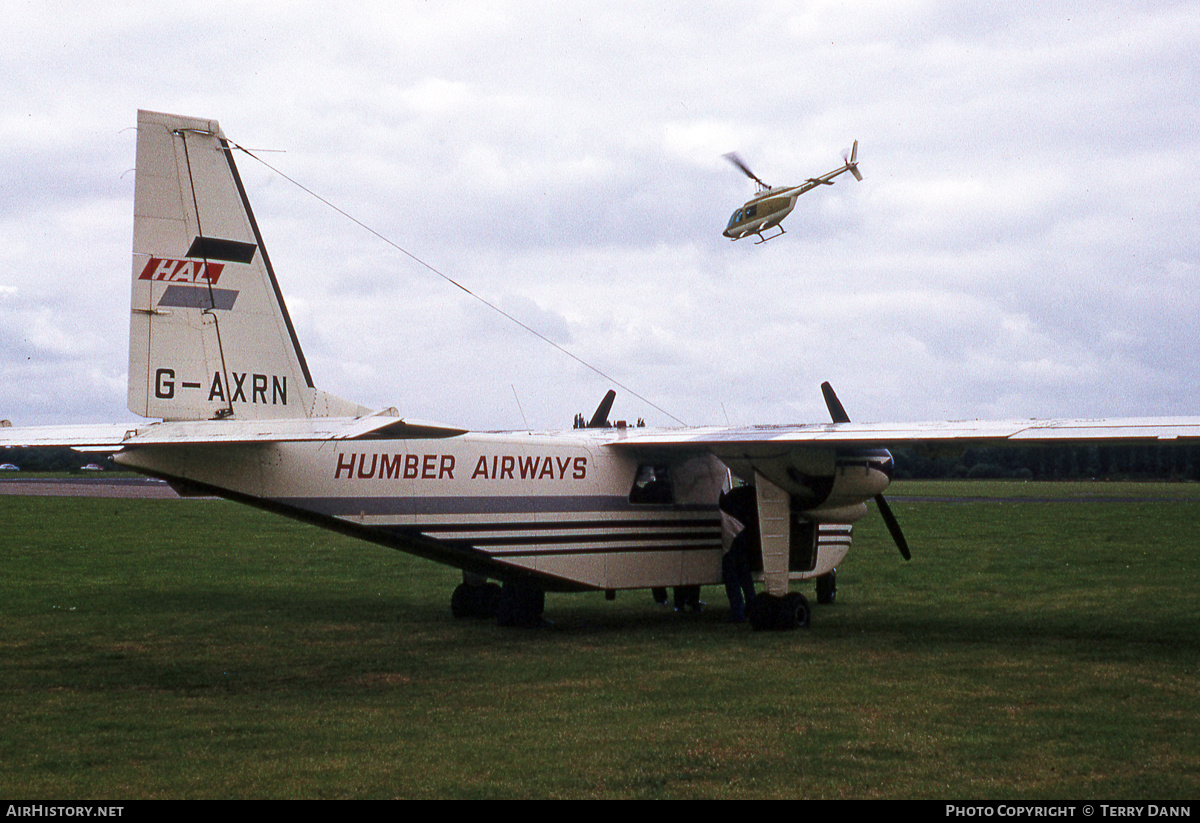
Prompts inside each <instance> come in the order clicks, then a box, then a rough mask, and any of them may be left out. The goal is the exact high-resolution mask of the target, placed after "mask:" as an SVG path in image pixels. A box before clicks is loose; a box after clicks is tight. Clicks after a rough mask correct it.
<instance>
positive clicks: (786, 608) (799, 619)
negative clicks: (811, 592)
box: [783, 592, 812, 629]
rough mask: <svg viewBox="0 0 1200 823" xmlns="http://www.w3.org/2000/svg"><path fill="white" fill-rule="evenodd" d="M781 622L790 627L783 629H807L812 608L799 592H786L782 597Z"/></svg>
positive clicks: (810, 619)
mask: <svg viewBox="0 0 1200 823" xmlns="http://www.w3.org/2000/svg"><path fill="white" fill-rule="evenodd" d="M783 622H784V623H790V624H791V625H785V626H783V628H784V629H807V628H808V625H809V623H810V622H812V606H810V605H808V598H807V597H805V596H804V595H802V594H800V592H788V593H787V594H785V595H784V596H783Z"/></svg>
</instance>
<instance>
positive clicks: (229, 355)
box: [129, 111, 367, 420]
mask: <svg viewBox="0 0 1200 823" xmlns="http://www.w3.org/2000/svg"><path fill="white" fill-rule="evenodd" d="M233 150H234V147H233V146H232V145H231V144H230V143H229V142H228V141H227V140H226V139H225V135H224V134H222V132H221V127H220V126H219V125H218V123H217V122H216V121H215V120H205V119H200V118H195V117H181V116H178V115H172V114H160V113H157V112H147V111H139V112H138V141H137V177H136V191H135V195H134V231H133V286H132V304H131V309H132V310H131V314H130V323H129V409H130V411H132V412H134V413H135V414H140V415H143V416H145V417H160V418H163V419H164V420H206V419H214V418H215V419H220V418H227V417H232V418H237V419H263V418H300V417H324V416H354V415H357V414H361V413H363V412H365V411H367V410H366V409H365V408H363V407H361V406H358V405H357V404H354V403H349V402H347V401H345V400H341V399H339V398H336V397H333V396H332V395H329V394H326V393H325V392H322V391H319V390H318V389H316V387H315V386H314V385H313V381H312V376H311V375H310V373H309V370H308V364H307V363H306V362H305V360H304V353H303V352H302V351H301V349H300V342H299V340H298V339H297V338H296V331H295V329H294V328H293V326H292V321H291V318H290V317H289V316H288V312H287V306H286V305H285V304H284V301H283V294H282V293H281V292H280V289H279V283H278V282H277V280H276V279H275V272H274V270H273V269H272V268H271V261H270V259H269V258H268V257H267V252H266V249H265V248H264V247H263V242H262V237H261V236H260V234H259V230H258V225H257V223H256V222H255V220H254V214H253V212H252V211H251V209H250V203H249V201H248V200H247V198H246V191H245V188H244V187H243V185H242V181H241V177H240V176H239V174H238V170H237V165H236V164H235V163H234V158H233Z"/></svg>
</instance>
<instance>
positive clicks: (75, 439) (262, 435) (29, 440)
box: [0, 410, 466, 451]
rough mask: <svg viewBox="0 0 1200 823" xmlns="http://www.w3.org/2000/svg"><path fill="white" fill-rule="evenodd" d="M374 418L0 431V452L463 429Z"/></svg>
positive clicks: (445, 433) (436, 433)
mask: <svg viewBox="0 0 1200 823" xmlns="http://www.w3.org/2000/svg"><path fill="white" fill-rule="evenodd" d="M389 411H392V412H393V414H391V415H389V414H387V413H380V414H375V415H369V416H366V417H307V418H301V419H294V420H292V419H283V420H278V419H276V420H182V421H174V422H163V423H146V424H143V425H137V424H122V423H112V424H102V425H78V426H31V427H28V428H13V427H4V428H0V447H5V446H10V447H11V446H25V447H30V446H67V447H70V448H74V449H80V450H82V451H115V450H116V449H120V448H123V447H125V446H161V445H171V444H182V445H196V444H206V443H272V442H284V441H287V442H296V441H304V440H357V439H360V438H379V437H388V438H417V437H421V438H429V437H453V436H455V435H459V434H463V433H464V432H465V431H466V430H465V429H458V428H453V427H450V426H443V425H441V424H438V423H426V422H422V421H417V420H403V419H401V418H399V417H396V416H394V410H389Z"/></svg>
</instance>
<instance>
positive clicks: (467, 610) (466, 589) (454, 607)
mask: <svg viewBox="0 0 1200 823" xmlns="http://www.w3.org/2000/svg"><path fill="white" fill-rule="evenodd" d="M499 608H500V586H498V585H497V584H495V583H459V584H458V586H456V587H455V589H454V593H453V594H451V595H450V613H451V614H452V615H454V617H455V618H456V619H458V620H463V619H466V618H474V619H487V618H491V617H495V616H496V615H497V613H498V612H499Z"/></svg>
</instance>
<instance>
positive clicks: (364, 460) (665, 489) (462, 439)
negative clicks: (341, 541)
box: [115, 429, 890, 590]
mask: <svg viewBox="0 0 1200 823" xmlns="http://www.w3.org/2000/svg"><path fill="white" fill-rule="evenodd" d="M642 431H644V430H642ZM619 440H620V430H616V429H613V430H599V431H587V432H584V431H575V432H563V433H558V434H537V435H532V434H529V433H467V434H462V435H459V436H454V437H438V438H406V439H377V440H376V439H360V440H345V441H326V442H270V443H243V444H225V445H222V446H221V447H220V448H214V447H212V446H207V445H184V444H178V445H171V446H167V447H155V446H145V447H136V448H128V449H126V450H124V451H122V452H121V453H119V454H118V455H117V456H116V458H115V459H116V460H117V462H119V463H121V464H123V465H126V466H129V467H130V468H134V469H136V470H138V471H141V472H144V473H146V474H150V475H153V476H157V477H162V478H164V479H166V480H168V481H170V482H172V483H173V484H175V485H176V487H177V488H179V489H180V490H181V491H194V492H199V493H209V494H215V495H219V496H222V497H228V498H231V499H235V500H238V501H240V502H243V503H249V504H251V505H255V506H258V507H260V508H265V509H268V510H271V511H276V512H279V513H283V514H287V515H290V516H293V517H297V518H299V519H303V520H307V521H310V522H313V523H316V524H318V525H321V526H324V527H326V528H333V529H335V530H338V531H342V532H345V533H349V534H353V535H354V536H356V537H360V538H365V539H368V540H371V541H373V542H376V543H381V544H384V545H388V546H391V547H394V548H399V549H403V550H405V551H409V552H412V553H415V554H418V555H422V556H425V557H428V558H430V559H435V560H438V561H441V562H444V563H448V564H450V565H453V566H456V567H459V568H462V569H464V570H466V571H471V572H474V573H478V574H482V575H486V576H489V577H494V578H500V579H504V578H506V577H513V576H520V575H532V576H534V577H536V578H538V579H539V580H540V581H541V583H542V584H543V585H544V587H545V588H547V589H557V590H573V589H607V590H616V589H628V588H645V587H647V586H681V585H711V584H717V583H720V582H721V557H722V553H723V546H722V529H721V516H720V512H719V511H718V508H717V502H718V498H719V497H720V494H721V490H722V484H724V483H726V482H727V477H728V471H727V468H726V463H728V464H729V465H730V466H733V467H735V471H739V472H748V473H750V474H751V475H752V474H753V472H754V471H756V470H757V471H762V472H763V473H764V476H766V477H770V478H772V481H773V482H776V484H777V485H779V486H780V487H781V488H784V489H785V490H787V491H788V493H789V495H790V496H791V497H790V499H791V500H792V509H793V511H794V514H795V516H796V521H797V523H798V524H799V527H797V528H795V529H794V530H795V531H796V532H797V538H796V540H798V541H799V543H801V544H804V545H803V548H804V551H807V552H809V554H806V555H804V559H802V560H800V561H798V563H799V565H800V566H802V567H803V568H793V569H792V574H791V577H792V578H793V579H804V578H807V577H813V576H817V575H818V574H820V573H822V571H828V569H830V568H833V566H834V565H835V564H836V563H837V562H838V561H840V560H841V557H842V556H843V555H844V554H845V548H848V545H849V543H848V539H846V540H844V541H843V540H842V539H841V537H842V536H843V535H844V536H845V537H847V538H848V534H849V526H848V525H847V524H849V523H850V522H852V521H854V520H857V519H858V517H861V516H862V514H864V513H865V511H866V507H865V501H866V500H869V499H870V498H871V497H872V496H873V495H874V494H877V493H878V492H879V491H880V490H882V488H883V487H885V486H886V485H887V482H888V476H889V474H890V458H889V459H888V460H887V461H886V464H885V462H884V461H882V460H876V461H875V463H873V464H872V465H870V466H868V465H867V463H866V462H865V461H864V460H863V459H861V456H859V457H857V458H852V456H847V455H841V456H839V455H838V454H837V453H836V452H835V451H834V450H832V449H831V450H828V451H827V452H826V453H824V454H822V455H821V456H819V457H816V458H813V459H810V460H809V461H807V462H806V464H805V465H803V466H793V465H787V466H784V465H782V464H780V465H775V464H774V463H772V462H771V461H749V462H747V461H744V460H739V459H737V457H736V455H733V454H731V455H730V458H729V459H728V460H727V461H726V462H722V460H720V459H718V458H717V457H715V456H713V455H697V454H696V453H695V452H689V453H686V454H681V453H678V452H671V451H669V450H664V452H663V453H662V454H661V455H655V456H654V457H653V458H648V457H647V456H646V455H645V454H644V453H642V454H634V453H633V452H627V451H623V450H621V449H620V448H619V447H614V444H616V443H618V442H619ZM834 522H836V523H837V524H838V525H837V526H836V527H833V526H825V525H821V524H823V523H834ZM805 524H811V525H809V526H808V527H807V529H806V528H805ZM835 533H836V535H837V536H838V538H839V539H838V540H837V541H834V542H833V543H831V542H830V541H831V540H832V537H833V536H834V535H835ZM822 535H824V543H822V539H823V538H822ZM843 543H844V545H843ZM824 544H828V545H825V548H824V550H823V551H817V549H818V548H820V547H821V546H822V545H824ZM837 547H840V553H838V552H837V551H835V550H834V549H835V548H837ZM835 554H836V557H835V556H834V555H835Z"/></svg>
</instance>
